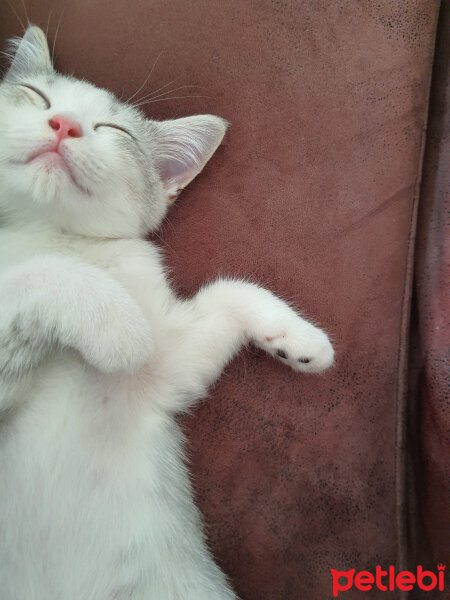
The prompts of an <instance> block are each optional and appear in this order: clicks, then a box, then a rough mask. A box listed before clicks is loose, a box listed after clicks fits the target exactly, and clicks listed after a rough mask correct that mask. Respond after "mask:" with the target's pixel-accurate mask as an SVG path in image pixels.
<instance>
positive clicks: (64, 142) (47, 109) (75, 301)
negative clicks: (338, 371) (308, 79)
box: [0, 26, 333, 600]
mask: <svg viewBox="0 0 450 600" xmlns="http://www.w3.org/2000/svg"><path fill="white" fill-rule="evenodd" d="M10 53H11V66H10V68H9V71H8V72H7V73H6V76H5V78H4V80H3V82H2V83H1V84H0V213H1V215H2V220H3V225H2V228H1V230H0V309H1V310H0V386H1V387H0V596H1V600H125V599H127V600H130V599H131V600H226V599H228V600H231V599H236V598H237V596H236V594H235V593H233V591H232V590H231V588H230V586H229V584H228V583H227V581H226V578H225V576H224V575H223V573H222V572H221V571H220V569H219V568H218V567H217V566H216V565H215V563H214V561H213V559H212V558H211V554H210V552H209V550H208V548H207V545H206V543H205V539H204V537H203V534H202V527H201V520H200V516H199V513H198V511H197V509H196V507H195V505H194V502H193V494H192V489H191V485H190V483H189V478H188V474H187V470H186V467H185V464H184V459H183V439H182V434H181V433H180V431H179V428H178V426H177V424H176V421H175V416H176V414H177V413H179V412H180V411H187V410H188V409H189V408H190V407H191V406H192V405H193V404H194V402H195V401H196V400H197V399H198V398H200V397H201V396H203V395H204V394H205V393H206V390H207V387H208V385H209V384H211V383H212V382H213V381H214V380H216V379H217V377H218V376H219V375H220V373H221V371H222V369H223V368H224V366H225V365H226V363H227V362H228V361H229V360H230V359H231V358H232V356H233V355H235V354H236V352H238V350H239V349H240V347H241V346H242V345H243V344H247V343H248V342H250V341H252V342H253V343H255V344H256V345H257V346H259V347H261V348H264V349H265V350H266V351H267V352H268V353H269V354H271V355H273V356H274V357H275V358H278V359H280V360H281V361H282V362H283V363H285V364H287V365H289V366H290V367H292V368H293V369H295V370H297V371H303V372H306V373H312V372H318V371H322V370H323V369H325V368H327V367H329V366H330V365H331V364H332V362H333V349H332V346H331V344H330V342H329V340H328V338H327V336H326V335H325V333H323V332H322V331H321V330H320V329H318V328H317V327H314V326H313V325H311V324H310V323H308V322H307V321H305V320H304V319H302V318H301V317H300V316H299V315H298V314H297V313H296V312H294V310H292V309H291V308H290V307H289V306H288V305H287V304H286V303H285V302H283V301H282V300H280V299H279V298H277V297H276V296H274V295H273V294H272V293H271V292H269V291H267V290H265V289H263V288H261V287H258V286H256V285H253V284H250V283H246V282H243V281H237V280H232V279H220V280H218V281H216V282H215V283H212V284H210V285H207V286H205V287H204V288H202V289H201V290H200V291H199V292H198V293H197V294H196V295H195V296H194V297H193V298H191V299H187V300H186V299H185V300H182V299H180V298H177V297H176V296H175V295H174V293H173V292H172V291H171V289H170V286H169V283H168V282H167V278H166V273H165V270H164V266H163V262H162V259H161V253H160V251H159V250H158V248H157V247H155V246H154V245H152V244H151V243H149V242H148V241H145V239H144V238H145V235H146V234H147V232H148V231H151V230H155V229H156V228H157V227H158V226H159V224H160V223H161V220H162V219H163V217H164V215H165V213H166V211H167V209H168V207H169V205H170V203H171V200H172V199H173V198H174V197H175V196H176V195H177V193H178V192H179V190H181V189H182V188H184V187H185V186H186V185H187V184H188V183H189V182H190V181H191V180H192V179H193V178H194V177H195V176H196V175H197V174H198V173H199V172H200V171H201V170H202V168H203V167H204V165H205V163H206V162H207V161H208V160H209V159H210V158H211V156H212V154H213V153H214V151H215V150H216V148H217V146H218V145H219V144H220V142H221V140H222V137H223V135H224V133H225V129H226V124H225V122H224V121H223V120H222V119H220V118H218V117H214V116H209V115H200V116H194V117H188V118H184V119H178V120H174V121H166V122H156V121H150V120H147V119H146V118H145V117H144V115H143V114H142V113H140V112H139V111H138V110H136V109H135V108H133V107H132V106H130V105H127V104H123V103H120V102H119V101H118V100H117V99H116V98H115V97H114V96H113V95H112V94H111V93H109V92H107V91H105V90H102V89H98V88H96V87H94V86H93V85H91V84H89V83H87V82H85V81H77V80H75V79H72V78H70V77H64V76H62V75H59V74H57V73H56V72H55V71H54V69H53V67H52V64H51V59H50V55H49V51H48V46H47V42H46V39H45V35H44V34H43V32H42V31H41V30H40V29H39V28H37V27H33V26H32V27H29V28H28V30H27V31H26V33H25V35H24V37H23V38H22V39H21V40H17V41H16V42H13V43H12V45H11V48H10Z"/></svg>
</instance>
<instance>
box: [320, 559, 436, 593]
mask: <svg viewBox="0 0 450 600" xmlns="http://www.w3.org/2000/svg"><path fill="white" fill-rule="evenodd" d="M445 567H446V565H443V564H442V563H441V564H440V565H437V572H436V573H435V572H433V571H425V570H424V569H423V568H422V566H421V565H419V566H418V567H417V569H416V572H415V573H413V572H412V571H399V572H398V573H397V572H396V570H395V567H393V566H390V567H388V569H387V570H384V569H383V568H382V567H380V565H377V567H376V569H375V573H371V572H370V571H359V572H358V573H357V572H356V569H350V571H336V569H331V576H332V578H333V596H334V597H335V598H336V596H338V595H339V593H340V592H346V591H347V590H350V589H351V588H352V587H355V588H356V589H358V590H361V591H362V592H366V591H367V592H368V591H370V590H372V589H378V590H380V591H382V592H387V591H388V590H389V591H393V590H401V591H405V592H407V591H410V590H412V589H413V588H414V587H417V588H419V589H421V590H423V591H425V592H431V591H432V590H439V591H440V592H443V591H444V586H445V581H444V571H445Z"/></svg>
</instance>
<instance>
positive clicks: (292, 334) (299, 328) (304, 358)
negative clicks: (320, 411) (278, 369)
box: [254, 315, 334, 373]
mask: <svg viewBox="0 0 450 600" xmlns="http://www.w3.org/2000/svg"><path fill="white" fill-rule="evenodd" d="M254 341H255V344H256V345H257V346H259V347H260V348H263V349H264V350H265V351H266V352H268V353H269V354H271V355H272V356H273V357H274V358H276V359H278V360H280V361H281V362H282V363H284V364H286V365H289V366H290V367H291V368H292V369H294V370H295V371H302V372H304V373H320V371H324V370H325V369H328V367H331V365H332V364H333V362H334V350H333V346H332V345H331V342H330V340H329V339H328V336H327V334H326V333H325V332H324V331H322V330H321V329H319V328H318V327H315V326H314V325H311V323H308V322H307V321H305V320H304V319H302V318H300V317H298V316H297V315H292V316H290V317H289V318H288V319H283V320H280V321H279V322H276V323H273V324H272V325H270V326H268V327H266V328H265V331H262V332H261V333H260V334H259V335H258V337H257V338H256V339H255V340H254Z"/></svg>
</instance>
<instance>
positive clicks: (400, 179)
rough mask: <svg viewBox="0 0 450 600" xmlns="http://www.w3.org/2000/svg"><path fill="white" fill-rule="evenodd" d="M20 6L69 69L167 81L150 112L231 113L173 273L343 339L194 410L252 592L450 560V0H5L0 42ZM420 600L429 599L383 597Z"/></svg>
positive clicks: (205, 475)
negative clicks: (328, 355) (250, 289)
mask: <svg viewBox="0 0 450 600" xmlns="http://www.w3.org/2000/svg"><path fill="white" fill-rule="evenodd" d="M20 20H22V21H23V23H25V22H26V21H27V20H29V21H31V22H33V23H35V24H37V25H40V26H41V27H43V29H47V30H48V35H49V39H50V40H55V43H54V62H55V65H56V67H57V68H58V69H59V70H61V71H63V72H66V73H73V74H74V75H75V76H78V77H84V78H86V79H88V80H91V81H93V82H94V83H95V84H97V85H99V86H103V87H106V88H108V89H111V90H112V91H113V92H115V93H116V94H117V95H118V96H119V97H122V98H127V97H129V96H131V95H132V94H133V93H134V92H135V91H136V90H137V89H138V88H139V87H140V86H141V85H142V84H143V82H144V80H145V78H146V77H147V75H148V74H149V72H150V71H152V72H151V76H150V77H149V80H148V81H147V82H146V83H145V85H144V87H143V88H142V90H141V91H140V92H139V94H138V96H137V97H138V98H140V97H143V96H144V95H145V94H149V93H152V92H153V95H152V96H151V99H152V101H151V102H149V103H147V104H145V105H143V107H142V108H143V110H144V111H145V112H146V114H147V115H148V116H149V117H152V118H156V119H165V118H175V117H181V116H185V115H189V114H198V113H214V114H217V115H220V116H222V117H225V118H226V119H227V120H228V121H229V123H230V126H229V130H228V133H227V135H226V138H225V141H224V143H223V145H222V146H221V147H220V148H219V150H218V151H217V153H216V155H215V156H214V158H213V159H212V160H211V161H210V163H209V164H208V166H207V168H206V169H205V170H204V172H203V173H202V175H201V176H200V177H198V178H197V179H196V180H195V181H194V182H193V183H192V184H191V185H190V187H189V188H188V189H187V190H186V191H184V192H183V194H182V195H181V196H180V197H179V199H178V200H177V202H176V205H175V206H174V207H173V209H172V210H171V212H170V214H169V218H168V220H167V221H166V222H165V224H164V226H163V227H162V229H161V230H160V231H158V232H157V233H156V234H155V235H154V236H153V239H154V240H155V241H156V243H158V244H159V245H161V246H162V247H163V248H164V252H165V255H166V259H167V264H168V265H169V267H170V270H171V272H172V275H173V279H174V281H175V286H176V288H177V290H178V292H179V293H180V294H181V295H185V296H189V295H191V294H192V293H194V291H195V290H197V289H198V287H199V286H200V285H201V284H202V283H203V282H204V281H205V280H208V279H211V278H214V277H215V276H216V275H217V274H219V273H220V274H223V275H231V276H248V277H250V278H251V279H252V280H254V281H260V282H262V283H264V285H266V286H267V287H269V288H271V289H273V290H274V291H276V292H277V293H278V294H280V295H281V296H283V297H284V298H287V299H288V300H290V301H291V302H292V303H293V304H295V305H296V306H298V307H300V308H301V310H302V311H303V312H304V314H305V315H307V316H309V317H311V318H312V319H314V320H315V321H316V322H317V323H319V324H320V325H321V326H323V327H324V328H325V329H326V330H327V331H328V332H329V333H330V334H331V336H332V338H333V340H334V344H335V349H336V363H335V366H334V367H333V368H332V369H331V370H330V371H327V372H326V373H324V374H322V375H299V374H296V373H294V372H291V371H289V370H288V369H286V368H284V367H283V366H282V365H281V364H279V363H277V362H275V361H273V360H271V359H270V358H268V357H267V356H265V355H264V354H263V353H262V352H260V351H258V350H256V349H255V348H249V351H247V352H243V353H241V354H240V355H239V356H238V357H237V358H236V359H235V360H234V361H233V362H232V363H231V364H230V365H229V367H228V368H227V370H226V373H225V374H224V376H223V377H222V378H221V379H220V381H219V383H218V384H217V385H216V386H215V387H214V388H213V389H211V391H210V394H209V396H208V398H206V399H205V400H204V401H202V402H201V403H200V404H199V405H198V407H197V408H196V409H195V410H194V411H193V412H192V414H190V415H189V416H187V417H186V418H185V419H184V423H183V426H184V429H185V432H186V436H187V440H188V441H187V452H188V455H189V459H190V463H191V472H192V476H193V482H194V487H195V490H196V496H197V500H198V504H199V506H200V508H201V511H202V513H203V515H204V518H205V521H206V524H207V533H208V538H209V541H210V545H211V548H212V550H213V553H214V555H215V557H216V559H217V561H218V563H219V564H220V566H221V567H222V568H223V570H224V571H225V572H226V573H227V575H228V576H229V577H230V580H231V581H232V584H233V586H234V588H235V589H236V591H237V593H238V594H239V596H240V597H242V599H243V600H300V599H305V600H324V599H325V598H331V597H332V592H333V589H332V575H331V569H334V570H337V571H348V570H350V569H355V570H356V571H361V570H367V571H369V572H374V571H375V569H376V566H377V565H381V566H383V567H384V568H386V567H389V566H391V565H392V566H394V567H395V569H397V570H404V569H409V570H411V571H413V572H414V571H415V569H416V567H417V565H419V564H420V565H422V566H423V568H429V569H431V570H433V571H436V565H437V564H438V563H444V564H447V565H448V570H450V564H449V559H450V523H449V514H450V510H449V509H450V488H449V486H450V461H449V447H450V445H449V442H450V437H449V431H450V418H449V413H450V411H449V404H448V395H446V390H445V371H446V366H445V365H446V362H445V361H446V355H445V343H446V338H447V339H448V333H446V329H445V325H446V322H445V302H444V298H445V295H444V293H445V287H444V276H445V272H444V264H445V263H444V257H445V240H444V220H443V216H444V209H445V204H446V200H448V195H449V171H448V165H449V164H450V137H449V135H450V110H449V105H448V97H449V93H450V92H449V86H448V72H449V71H448V47H449V46H448V44H449V25H450V3H449V2H446V1H443V2H442V6H440V5H439V2H437V1H436V0H396V1H393V0H377V2H375V1H373V0H339V1H330V0H327V1H324V0H304V1H302V2H300V1H298V0H228V1H227V2H223V1H219V0H196V1H195V2H194V1H192V0H172V1H170V2H168V1H167V0H152V1H151V2H150V1H143V0H139V1H138V0H133V1H130V0H110V1H109V2H108V1H107V0H92V1H90V2H88V1H86V0H70V2H67V3H60V2H59V1H58V0H26V2H25V4H23V3H22V2H21V0H9V3H2V4H1V5H0V41H1V44H2V46H4V42H5V40H6V39H7V38H9V37H11V36H14V35H20V34H21V32H22V31H23V27H22V25H21V24H20ZM447 332H448V330H447ZM446 585H447V589H448V590H450V583H449V582H448V581H447V583H446ZM433 593H437V594H440V592H433ZM408 594H409V595H408ZM340 595H341V594H340ZM341 597H343V598H348V599H349V600H352V599H357V598H361V591H360V590H358V589H356V588H355V587H353V588H352V589H349V590H348V591H345V593H344V592H342V595H341ZM406 597H408V598H416V597H417V598H421V597H424V598H431V597H432V595H431V593H426V592H422V591H421V590H420V589H414V590H412V591H411V592H405V591H402V590H400V589H394V590H387V591H381V590H380V589H375V588H374V589H373V590H372V591H371V593H370V598H380V599H383V600H389V599H391V598H392V599H398V600H404V598H406ZM436 597H441V596H440V595H437V596H436ZM442 597H443V595H442ZM23 600H25V599H23ZM80 600H81V599H80Z"/></svg>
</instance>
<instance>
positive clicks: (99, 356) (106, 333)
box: [79, 314, 153, 373]
mask: <svg viewBox="0 0 450 600" xmlns="http://www.w3.org/2000/svg"><path fill="white" fill-rule="evenodd" d="M79 350H80V352H81V354H82V356H83V358H84V359H85V360H86V361H87V362H88V363H89V364H91V365H92V366H94V367H96V368H97V369H99V370H100V371H103V372H105V373H132V372H133V371H135V370H136V369H138V368H139V367H142V366H143V365H145V364H146V363H148V361H149V360H150V358H151V356H152V353H153V336H152V333H151V330H150V325H149V323H148V322H147V321H146V320H145V319H144V317H143V316H141V315H139V318H137V315H136V314H132V315H128V318H127V317H125V318H123V319H122V320H121V321H119V320H117V319H114V320H111V321H109V323H108V324H104V325H103V326H102V327H99V328H95V327H93V328H92V331H91V335H88V336H85V339H84V341H83V344H82V347H80V348H79Z"/></svg>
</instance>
